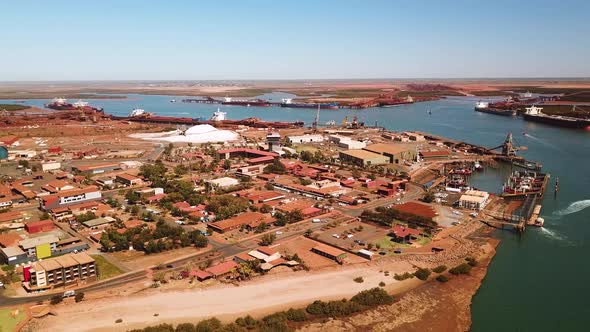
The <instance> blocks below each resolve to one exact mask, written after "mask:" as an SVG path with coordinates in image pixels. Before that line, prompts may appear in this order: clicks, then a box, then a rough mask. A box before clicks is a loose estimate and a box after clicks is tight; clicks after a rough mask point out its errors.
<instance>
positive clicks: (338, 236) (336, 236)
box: [332, 234, 340, 239]
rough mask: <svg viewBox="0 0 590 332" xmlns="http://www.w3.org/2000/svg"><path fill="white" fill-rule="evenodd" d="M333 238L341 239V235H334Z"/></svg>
mask: <svg viewBox="0 0 590 332" xmlns="http://www.w3.org/2000/svg"><path fill="white" fill-rule="evenodd" d="M332 236H333V237H335V238H337V239H339V238H340V235H338V234H332Z"/></svg>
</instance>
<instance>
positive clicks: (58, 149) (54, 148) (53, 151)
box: [47, 146, 62, 154]
mask: <svg viewBox="0 0 590 332" xmlns="http://www.w3.org/2000/svg"><path fill="white" fill-rule="evenodd" d="M47 152H49V153H51V154H61V153H62V150H61V146H51V147H49V149H47Z"/></svg>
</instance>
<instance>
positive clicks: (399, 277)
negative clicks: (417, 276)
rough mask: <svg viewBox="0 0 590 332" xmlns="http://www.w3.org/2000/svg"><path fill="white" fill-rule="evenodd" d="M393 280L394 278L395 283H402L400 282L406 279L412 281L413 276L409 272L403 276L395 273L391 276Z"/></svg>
mask: <svg viewBox="0 0 590 332" xmlns="http://www.w3.org/2000/svg"><path fill="white" fill-rule="evenodd" d="M393 278H394V279H395V280H397V281H402V280H406V279H412V278H414V275H413V274H411V273H410V272H406V273H404V274H397V273H396V274H395V275H394V276H393Z"/></svg>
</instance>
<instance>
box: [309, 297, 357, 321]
mask: <svg viewBox="0 0 590 332" xmlns="http://www.w3.org/2000/svg"><path fill="white" fill-rule="evenodd" d="M362 309H364V308H363V306H362V305H360V304H358V303H356V302H352V301H346V300H342V301H330V302H324V301H315V302H313V303H312V304H310V305H308V306H307V308H306V309H305V310H306V311H307V312H308V313H310V314H312V315H316V316H322V317H339V316H348V315H351V314H353V313H355V312H359V311H361V310H362Z"/></svg>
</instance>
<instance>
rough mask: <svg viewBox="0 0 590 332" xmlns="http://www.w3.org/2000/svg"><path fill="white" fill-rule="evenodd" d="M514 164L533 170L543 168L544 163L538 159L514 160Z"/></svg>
mask: <svg viewBox="0 0 590 332" xmlns="http://www.w3.org/2000/svg"><path fill="white" fill-rule="evenodd" d="M512 165H514V166H516V167H520V168H524V169H528V170H531V171H540V170H541V169H542V168H543V165H542V164H541V163H539V162H536V161H526V160H524V161H514V162H513V163H512Z"/></svg>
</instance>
